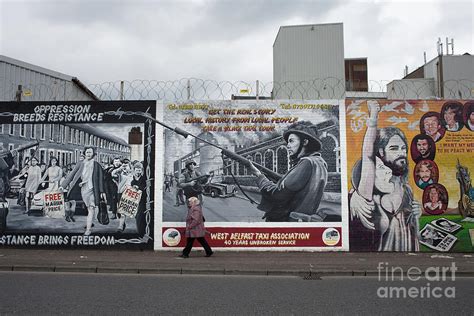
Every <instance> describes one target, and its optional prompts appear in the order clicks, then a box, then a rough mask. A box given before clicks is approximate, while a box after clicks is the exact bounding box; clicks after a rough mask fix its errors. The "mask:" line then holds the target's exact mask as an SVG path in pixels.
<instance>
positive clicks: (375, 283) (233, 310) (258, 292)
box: [0, 272, 474, 315]
mask: <svg viewBox="0 0 474 316" xmlns="http://www.w3.org/2000/svg"><path fill="white" fill-rule="evenodd" d="M473 281H474V279H473V278H457V279H456V280H455V281H442V282H434V281H431V282H428V281H426V280H424V279H422V280H420V281H417V282H414V281H409V280H404V282H401V281H383V280H382V281H379V280H378V279H377V278H369V277H362V278H357V277H348V278H335V277H334V278H323V279H309V280H305V279H304V278H301V277H268V276H263V277H261V276H209V275H203V276H196V275H120V274H72V273H69V274H61V273H27V272H23V273H21V272H18V273H17V272H0V290H1V293H2V294H3V295H2V300H1V303H0V314H1V315H11V314H20V315H62V314H67V315H92V314H94V315H119V314H120V315H130V314H134V315H137V314H139V315H150V314H155V315H156V314H162V315H178V314H180V315H183V314H184V315H226V314H227V315H276V314H278V315H317V314H339V315H359V314H369V315H374V314H377V315H395V314H397V315H403V314H409V313H410V314H415V315H441V314H449V315H469V314H471V315H472V297H473V294H474V293H473ZM381 287H382V288H383V287H397V288H402V287H403V288H406V289H410V288H418V289H420V288H421V287H429V288H430V290H429V292H430V293H431V294H430V295H431V297H430V298H426V295H427V294H426V293H427V292H426V291H425V298H420V297H418V298H409V297H408V298H380V297H378V294H377V293H378V292H379V291H380V288H381ZM438 287H439V288H440V289H441V290H434V289H435V288H438ZM448 288H450V289H451V290H449V291H448V295H452V294H453V290H452V289H453V288H454V295H455V298H447V297H445V296H444V295H445V293H447V292H446V291H447V289H448ZM433 291H434V292H433ZM400 293H401V292H400ZM433 293H434V294H435V295H438V294H441V295H442V297H439V298H434V297H432V295H433Z"/></svg>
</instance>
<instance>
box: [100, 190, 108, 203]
mask: <svg viewBox="0 0 474 316" xmlns="http://www.w3.org/2000/svg"><path fill="white" fill-rule="evenodd" d="M100 198H101V199H102V200H104V202H105V203H107V196H106V195H105V193H104V192H102V193H101V194H100Z"/></svg>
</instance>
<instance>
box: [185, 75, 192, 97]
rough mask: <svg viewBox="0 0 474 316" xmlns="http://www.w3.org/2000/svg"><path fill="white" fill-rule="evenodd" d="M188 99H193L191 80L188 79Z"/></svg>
mask: <svg viewBox="0 0 474 316" xmlns="http://www.w3.org/2000/svg"><path fill="white" fill-rule="evenodd" d="M186 96H187V98H186V100H188V101H189V100H190V99H191V80H189V79H188V82H187V83H186Z"/></svg>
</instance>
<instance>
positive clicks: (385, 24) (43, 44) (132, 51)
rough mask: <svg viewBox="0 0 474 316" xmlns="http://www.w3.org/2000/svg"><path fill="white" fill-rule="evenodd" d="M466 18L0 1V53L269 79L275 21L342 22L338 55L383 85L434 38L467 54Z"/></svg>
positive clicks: (461, 7)
mask: <svg viewBox="0 0 474 316" xmlns="http://www.w3.org/2000/svg"><path fill="white" fill-rule="evenodd" d="M473 16H474V1H472V0H452V1H448V0H446V1H442V0H431V1H430V0H412V1H402V0H399V1H395V0H394V1H374V0H372V1H360V0H358V1H355V0H354V1H353V0H344V1H340V0H317V1H309V0H292V1H286V0H273V1H270V0H261V1H259V0H249V1H247V0H240V1H239V0H222V1H210V0H174V1H173V0H164V1H160V0H135V1H132V0H123V1H112V0H93V1H91V0H81V1H75V0H49V1H48V0H41V1H39V0H26V1H25V0H0V54H2V55H6V56H8V57H11V58H15V59H19V60H22V61H25V62H28V63H32V64H35V65H38V66H41V67H44V68H48V69H52V70H55V71H58V72H61V73H65V74H68V75H71V76H74V77H78V78H79V79H80V80H81V81H82V82H84V83H85V84H97V83H103V82H115V81H120V80H126V81H132V80H135V79H146V80H158V81H168V80H179V79H182V78H199V79H205V80H215V81H231V82H237V81H244V82H255V80H260V81H261V82H271V81H272V80H273V57H272V56H273V42H274V40H275V38H276V35H277V33H278V29H279V27H280V26H285V25H299V24H322V23H338V22H342V23H343V24H344V56H345V58H355V57H367V58H368V75H369V81H374V82H385V83H386V82H389V81H391V80H394V79H400V78H401V77H403V72H404V68H405V65H407V66H408V70H409V72H411V71H413V70H415V69H416V68H418V67H419V66H421V65H422V64H423V52H426V55H427V59H428V61H429V60H431V59H432V58H434V57H435V56H436V55H437V49H436V42H437V41H438V38H441V40H442V41H443V45H445V42H446V37H449V38H450V39H451V38H453V39H454V53H455V54H463V53H465V52H469V53H471V54H473V53H474V44H473V41H474V40H473V38H474V35H473V33H474V24H473Z"/></svg>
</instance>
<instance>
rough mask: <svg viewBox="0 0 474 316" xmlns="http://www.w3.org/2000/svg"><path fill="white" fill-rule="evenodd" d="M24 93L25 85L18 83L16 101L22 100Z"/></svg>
mask: <svg viewBox="0 0 474 316" xmlns="http://www.w3.org/2000/svg"><path fill="white" fill-rule="evenodd" d="M22 93H23V87H22V85H21V84H20V85H18V90H16V95H15V101H16V102H21V94H22Z"/></svg>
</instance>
